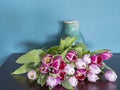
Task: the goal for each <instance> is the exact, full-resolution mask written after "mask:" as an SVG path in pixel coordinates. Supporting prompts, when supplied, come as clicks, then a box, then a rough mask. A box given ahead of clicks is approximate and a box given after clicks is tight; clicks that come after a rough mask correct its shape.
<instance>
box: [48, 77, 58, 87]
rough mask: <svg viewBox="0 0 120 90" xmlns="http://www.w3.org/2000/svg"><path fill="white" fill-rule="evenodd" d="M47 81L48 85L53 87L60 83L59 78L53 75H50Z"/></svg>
mask: <svg viewBox="0 0 120 90" xmlns="http://www.w3.org/2000/svg"><path fill="white" fill-rule="evenodd" d="M46 82H47V85H48V86H50V87H51V88H53V87H55V86H56V85H58V84H59V80H58V79H57V78H55V77H53V76H48V77H47V80H46Z"/></svg>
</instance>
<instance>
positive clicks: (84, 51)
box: [82, 49, 90, 56]
mask: <svg viewBox="0 0 120 90" xmlns="http://www.w3.org/2000/svg"><path fill="white" fill-rule="evenodd" d="M89 53H90V50H87V49H84V50H83V51H82V56H84V55H85V54H89Z"/></svg>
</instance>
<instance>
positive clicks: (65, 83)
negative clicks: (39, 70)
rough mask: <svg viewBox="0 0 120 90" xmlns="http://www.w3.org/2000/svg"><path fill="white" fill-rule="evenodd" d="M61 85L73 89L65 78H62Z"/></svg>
mask: <svg viewBox="0 0 120 90" xmlns="http://www.w3.org/2000/svg"><path fill="white" fill-rule="evenodd" d="M62 86H63V87H64V88H66V89H73V87H72V86H71V85H70V84H69V82H68V81H67V80H64V81H63V82H62Z"/></svg>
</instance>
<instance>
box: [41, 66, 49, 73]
mask: <svg viewBox="0 0 120 90" xmlns="http://www.w3.org/2000/svg"><path fill="white" fill-rule="evenodd" d="M39 71H40V72H41V73H44V74H45V73H48V72H49V67H48V66H46V65H45V64H42V65H41V66H40V67H39Z"/></svg>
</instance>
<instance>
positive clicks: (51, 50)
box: [47, 46, 59, 54]
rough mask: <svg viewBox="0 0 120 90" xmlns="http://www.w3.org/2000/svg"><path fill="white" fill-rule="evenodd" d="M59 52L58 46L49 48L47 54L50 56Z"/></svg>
mask: <svg viewBox="0 0 120 90" xmlns="http://www.w3.org/2000/svg"><path fill="white" fill-rule="evenodd" d="M58 51H59V46H54V47H51V48H50V49H49V50H48V51H47V53H50V54H57V53H58Z"/></svg>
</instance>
